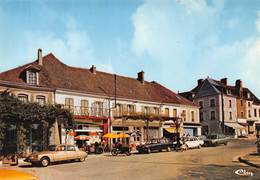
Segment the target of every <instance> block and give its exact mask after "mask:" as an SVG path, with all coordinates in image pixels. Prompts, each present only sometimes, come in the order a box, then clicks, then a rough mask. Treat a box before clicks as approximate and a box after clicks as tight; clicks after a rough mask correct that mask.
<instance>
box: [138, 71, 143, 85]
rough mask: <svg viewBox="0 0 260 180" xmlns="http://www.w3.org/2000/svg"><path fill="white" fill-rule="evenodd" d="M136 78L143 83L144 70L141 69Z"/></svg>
mask: <svg viewBox="0 0 260 180" xmlns="http://www.w3.org/2000/svg"><path fill="white" fill-rule="evenodd" d="M137 79H138V80H139V81H140V82H141V83H144V71H141V72H139V73H138V74H137Z"/></svg>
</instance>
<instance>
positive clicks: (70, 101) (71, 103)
mask: <svg viewBox="0 0 260 180" xmlns="http://www.w3.org/2000/svg"><path fill="white" fill-rule="evenodd" d="M65 108H67V109H69V110H71V111H72V112H73V110H74V99H73V98H65Z"/></svg>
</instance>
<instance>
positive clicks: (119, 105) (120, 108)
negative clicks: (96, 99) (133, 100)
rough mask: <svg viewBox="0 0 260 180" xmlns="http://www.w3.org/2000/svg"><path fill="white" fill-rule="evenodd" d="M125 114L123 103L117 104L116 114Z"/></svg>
mask: <svg viewBox="0 0 260 180" xmlns="http://www.w3.org/2000/svg"><path fill="white" fill-rule="evenodd" d="M122 114H123V106H122V104H116V116H121V115H122Z"/></svg>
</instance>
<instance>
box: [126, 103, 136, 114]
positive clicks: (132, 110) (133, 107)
mask: <svg viewBox="0 0 260 180" xmlns="http://www.w3.org/2000/svg"><path fill="white" fill-rule="evenodd" d="M134 112H135V106H134V105H127V113H129V114H131V113H134Z"/></svg>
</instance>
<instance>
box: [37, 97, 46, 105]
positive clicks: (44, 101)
mask: <svg viewBox="0 0 260 180" xmlns="http://www.w3.org/2000/svg"><path fill="white" fill-rule="evenodd" d="M36 102H37V103H39V104H40V105H44V104H46V98H45V96H36Z"/></svg>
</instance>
